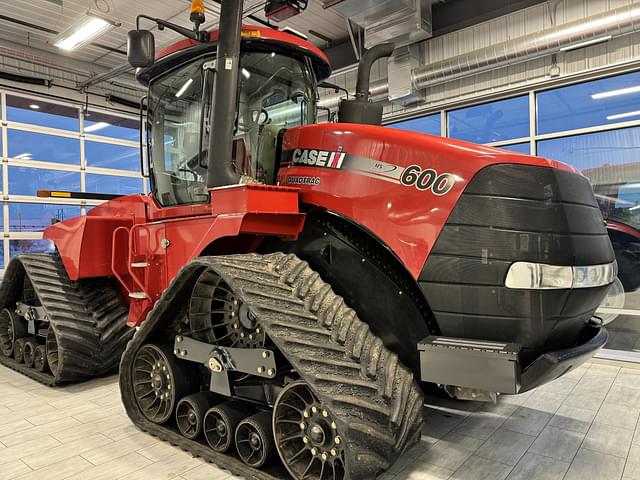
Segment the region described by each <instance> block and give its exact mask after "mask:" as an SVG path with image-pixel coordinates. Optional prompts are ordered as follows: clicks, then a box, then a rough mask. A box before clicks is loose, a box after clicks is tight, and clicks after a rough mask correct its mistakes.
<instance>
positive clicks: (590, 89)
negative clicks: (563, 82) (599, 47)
mask: <svg viewBox="0 0 640 480" xmlns="http://www.w3.org/2000/svg"><path fill="white" fill-rule="evenodd" d="M639 86H640V72H634V73H628V74H625V75H619V76H616V77H609V78H603V79H600V80H594V81H591V82H585V83H580V84H577V85H570V86H568V87H562V88H556V89H553V90H546V91H544V92H540V93H538V94H537V104H538V133H540V134H545V133H552V132H560V131H564V130H573V129H576V128H586V127H594V126H597V125H606V124H610V123H615V122H623V121H627V120H638V119H640V89H637V88H635V89H632V90H630V91H629V90H628V89H629V88H631V87H639ZM625 89H627V90H625ZM634 90H638V91H634ZM625 92H626V93H625ZM594 96H595V98H594Z"/></svg>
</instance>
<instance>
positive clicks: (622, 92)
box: [591, 85, 640, 100]
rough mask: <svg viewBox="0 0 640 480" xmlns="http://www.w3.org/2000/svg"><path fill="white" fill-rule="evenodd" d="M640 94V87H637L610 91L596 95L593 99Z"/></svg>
mask: <svg viewBox="0 0 640 480" xmlns="http://www.w3.org/2000/svg"><path fill="white" fill-rule="evenodd" d="M638 92H640V85H636V86H635V87H627V88H619V89H618V90H609V91H607V92H600V93H594V94H593V95H591V98H593V99H594V100H600V99H601V98H609V97H617V96H619V95H628V94H630V93H638Z"/></svg>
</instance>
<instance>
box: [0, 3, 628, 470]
mask: <svg viewBox="0 0 640 480" xmlns="http://www.w3.org/2000/svg"><path fill="white" fill-rule="evenodd" d="M195 3H196V10H195V11H194V12H193V15H192V18H193V20H194V21H195V23H196V28H195V29H194V30H193V31H190V30H185V29H181V28H180V27H177V26H175V25H172V24H169V23H168V22H165V21H162V20H159V19H151V20H153V21H154V22H156V23H157V24H159V25H160V26H162V27H163V28H172V29H175V30H177V31H180V32H181V33H182V34H184V35H185V36H186V37H188V38H187V39H185V40H184V41H181V42H179V43H177V44H175V45H174V46H172V47H170V48H169V49H167V50H164V51H162V52H160V53H159V55H157V57H156V58H155V61H154V46H153V45H154V42H153V37H152V35H151V33H150V32H149V31H144V30H136V31H133V32H130V39H129V52H130V61H131V63H132V65H134V66H137V67H141V69H140V70H139V71H138V78H139V80H140V81H141V82H143V83H144V84H146V85H148V87H149V95H148V99H147V102H146V103H147V105H148V108H147V120H146V129H145V130H146V132H147V135H148V144H149V148H148V153H149V155H148V158H149V166H150V168H151V175H150V177H151V185H152V193H151V194H150V195H147V196H143V195H132V196H127V197H120V198H115V199H113V200H111V201H109V202H107V203H104V204H102V205H100V206H98V207H96V208H94V209H93V210H91V211H90V212H89V213H88V215H86V216H84V217H79V218H74V219H70V220H66V221H63V222H61V223H58V224H56V225H54V226H52V227H50V228H48V229H47V230H46V232H45V238H48V239H51V240H53V241H54V242H55V245H56V247H57V254H56V255H25V256H19V257H17V258H16V259H14V260H13V261H12V262H11V263H10V265H9V267H8V269H7V272H6V274H5V279H4V283H3V285H2V290H1V297H0V298H1V301H2V306H3V307H4V310H2V314H1V316H0V319H1V324H0V326H1V335H2V351H3V353H4V354H5V355H7V356H9V355H12V353H13V354H14V355H15V357H16V358H15V360H12V361H11V362H12V365H13V366H14V367H15V368H20V369H21V370H22V371H24V372H31V373H32V374H33V372H36V371H37V370H36V369H29V368H27V367H25V364H22V363H18V361H24V362H25V363H26V365H27V366H29V367H30V366H31V364H32V363H34V362H35V364H36V365H37V366H38V368H39V369H44V368H46V364H47V362H48V365H49V368H50V370H51V374H50V377H49V378H50V379H51V381H52V382H53V381H64V380H74V379H78V378H83V377H85V376H88V375H91V374H95V373H99V372H101V371H104V370H108V369H110V368H112V367H113V365H114V363H115V362H116V361H117V359H118V356H119V353H120V351H121V350H122V348H123V342H125V341H127V340H128V339H129V336H130V331H132V330H129V331H127V330H124V328H125V327H124V326H125V319H124V318H125V315H126V312H125V310H128V324H129V326H131V327H135V326H139V327H140V328H139V329H138V331H137V333H136V334H135V336H134V337H133V339H132V340H131V341H130V342H129V344H128V347H127V349H126V351H125V352H124V355H123V356H122V361H121V364H120V386H121V391H122V398H123V401H124V404H125V406H126V409H127V412H128V414H129V416H130V417H131V419H132V420H133V422H134V423H135V424H136V425H138V426H139V427H140V428H142V429H144V430H146V431H148V432H151V433H152V434H154V435H157V436H158V437H160V438H162V439H165V440H167V441H169V442H171V443H174V444H177V445H179V446H181V447H182V448H184V449H186V450H189V451H191V452H193V453H194V454H196V455H200V456H202V457H204V458H206V459H208V460H211V461H213V462H215V463H217V464H218V465H220V466H223V467H225V468H228V469H229V470H231V471H233V472H235V473H238V474H242V475H245V476H246V477H248V478H258V479H268V478H269V479H273V478H281V479H282V478H285V477H287V476H289V475H290V476H291V477H292V478H295V479H298V480H300V479H312V480H343V479H371V478H374V477H375V476H376V475H377V474H378V473H379V472H381V471H383V470H385V469H387V468H388V467H389V466H390V465H391V464H392V463H393V462H394V461H395V460H396V459H397V458H398V457H399V455H400V454H401V453H402V452H403V451H404V450H405V449H406V448H407V447H408V446H410V445H411V444H412V443H414V442H416V441H417V440H418V439H419V437H420V432H421V424H422V405H423V394H422V391H421V389H420V387H419V386H418V383H417V382H416V380H415V379H419V380H421V381H423V382H429V383H435V384H439V385H441V386H442V387H444V388H445V389H446V390H447V391H448V392H449V393H450V394H451V395H454V396H456V397H458V398H463V399H464V398H478V399H495V394H496V393H502V394H515V393H518V392H523V391H526V390H529V389H531V388H534V387H536V386H538V385H541V384H543V383H545V382H548V381H551V380H553V379H555V378H557V377H559V376H560V375H562V374H564V373H566V372H567V371H569V370H571V369H572V368H575V367H576V366H577V365H580V364H581V363H582V362H584V361H585V360H586V359H588V358H590V357H591V356H592V355H593V354H594V353H595V352H596V351H597V350H598V349H599V348H601V347H602V346H603V344H604V343H605V341H606V338H607V334H606V331H605V330H604V328H602V325H601V323H600V322H599V321H598V320H597V319H596V318H595V317H594V311H595V310H596V307H597V306H598V304H599V303H600V302H601V300H602V299H603V298H604V296H605V293H606V290H607V288H608V285H609V284H610V283H611V282H612V281H613V279H614V278H615V274H616V265H615V260H614V254H613V251H612V248H611V244H610V242H609V239H608V237H607V232H606V229H605V225H604V223H603V220H602V217H601V214H600V211H599V209H598V206H597V204H596V202H595V200H594V196H593V193H592V190H591V187H590V186H589V183H588V181H587V180H586V179H585V178H584V177H583V176H581V175H579V174H578V173H576V172H575V171H574V170H573V169H572V168H570V167H568V166H566V165H563V164H560V163H557V162H554V161H549V160H545V159H542V158H535V157H529V156H523V155H517V154H514V153H511V152H507V151H503V150H498V149H494V148H488V147H483V146H478V145H473V144H469V143H464V142H458V141H455V140H451V139H446V138H437V137H432V136H428V135H420V134H416V133H410V132H405V131H399V130H395V129H385V128H382V127H380V126H379V124H380V121H381V108H380V106H379V105H376V104H372V103H370V102H369V101H368V98H367V96H368V92H367V90H368V75H369V70H370V67H371V63H372V62H373V61H374V60H375V59H377V58H380V57H384V56H388V55H390V53H391V51H392V49H393V46H391V45H381V46H379V47H376V48H373V49H371V50H370V51H369V52H367V53H366V54H365V55H364V56H363V59H362V61H361V65H360V70H359V75H358V86H357V96H356V98H355V99H353V100H348V101H344V102H343V103H342V104H341V106H340V112H339V119H340V123H325V124H313V123H314V121H315V119H316V114H317V103H318V93H317V89H318V86H322V84H320V85H319V82H320V81H322V79H324V78H326V77H327V76H328V75H329V71H330V68H329V64H328V61H327V58H326V57H325V56H324V54H323V53H322V52H321V51H320V50H318V49H317V48H315V47H314V46H313V45H311V44H310V43H308V42H306V41H304V40H302V39H300V38H298V37H296V36H293V35H289V34H287V33H283V32H281V31H278V30H274V29H269V28H257V27H242V26H241V18H242V2H241V1H237V2H232V1H229V0H225V1H223V2H222V7H221V8H222V11H221V21H220V25H221V30H220V31H219V32H211V33H207V32H202V31H200V30H199V28H198V26H199V25H200V23H201V22H202V20H203V18H202V12H201V11H200V10H199V5H198V2H195ZM146 18H147V19H149V17H146ZM125 305H126V307H125ZM3 362H5V363H6V362H10V360H9V359H8V358H6V357H5V358H4V360H3ZM38 375H45V374H44V373H38ZM278 457H279V459H278ZM276 459H277V460H276ZM287 472H288V473H287Z"/></svg>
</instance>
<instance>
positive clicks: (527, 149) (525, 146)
mask: <svg viewBox="0 0 640 480" xmlns="http://www.w3.org/2000/svg"><path fill="white" fill-rule="evenodd" d="M498 148H502V149H503V150H510V151H512V152H518V153H524V154H525V155H530V154H531V145H530V144H529V142H525V143H514V144H513V145H504V146H503V147H498Z"/></svg>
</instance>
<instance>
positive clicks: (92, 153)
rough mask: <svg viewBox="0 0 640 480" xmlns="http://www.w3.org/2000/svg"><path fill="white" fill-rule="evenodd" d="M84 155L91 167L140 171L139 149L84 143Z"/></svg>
mask: <svg viewBox="0 0 640 480" xmlns="http://www.w3.org/2000/svg"><path fill="white" fill-rule="evenodd" d="M84 155H85V157H86V159H87V165H88V166H90V167H101V168H114V169H118V170H131V171H134V172H135V171H139V170H140V149H139V148H133V147H123V146H122V145H111V144H109V143H98V142H89V141H87V142H85V143H84Z"/></svg>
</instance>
